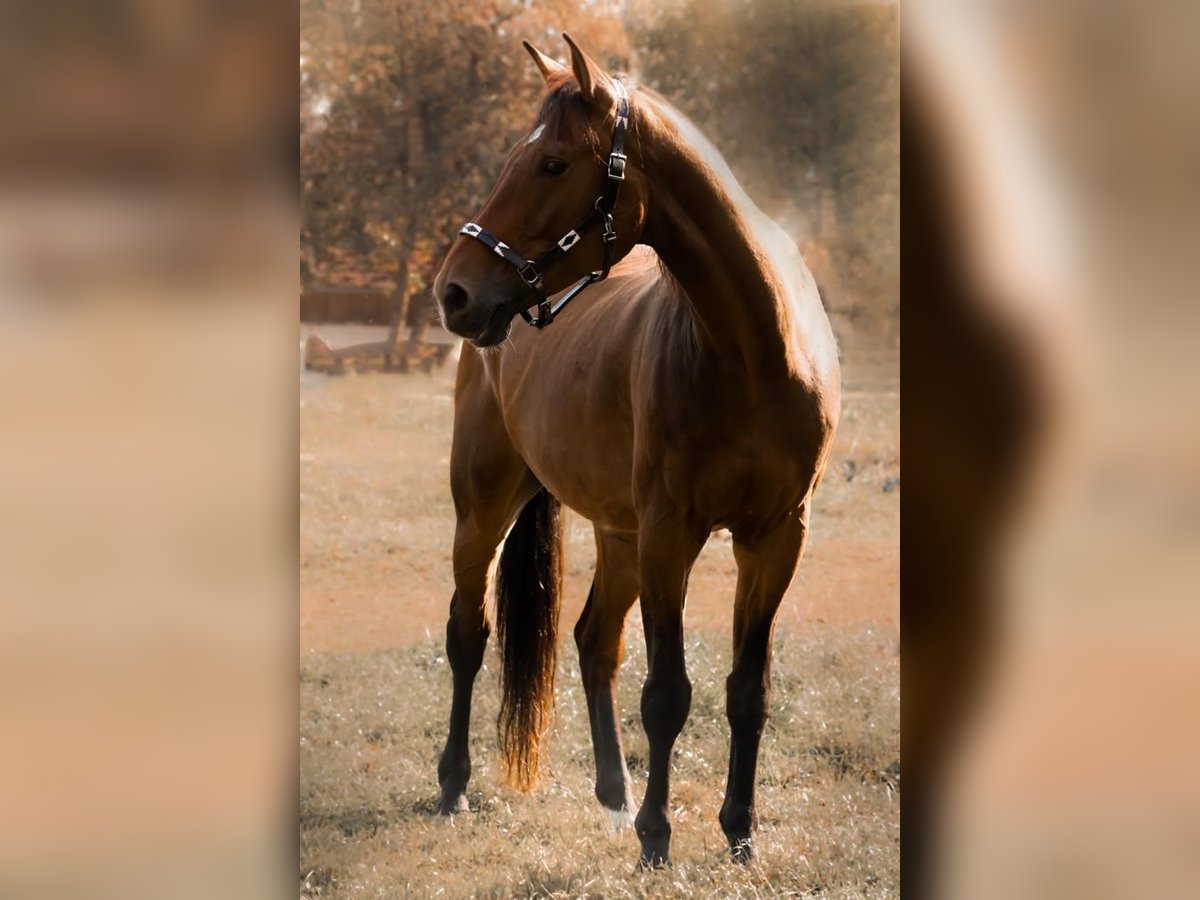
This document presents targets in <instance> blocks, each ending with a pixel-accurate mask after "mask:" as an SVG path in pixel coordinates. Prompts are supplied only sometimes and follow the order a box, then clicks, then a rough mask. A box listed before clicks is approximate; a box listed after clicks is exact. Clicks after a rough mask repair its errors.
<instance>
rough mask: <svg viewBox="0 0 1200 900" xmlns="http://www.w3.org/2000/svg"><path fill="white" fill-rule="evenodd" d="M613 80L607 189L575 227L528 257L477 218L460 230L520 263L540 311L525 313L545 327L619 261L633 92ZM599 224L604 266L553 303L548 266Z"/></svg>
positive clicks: (532, 322)
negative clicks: (617, 217) (618, 221)
mask: <svg viewBox="0 0 1200 900" xmlns="http://www.w3.org/2000/svg"><path fill="white" fill-rule="evenodd" d="M612 84H613V89H614V90H615V91H616V95H617V121H616V123H615V124H614V125H613V135H612V150H611V151H610V152H609V154H608V165H607V169H608V171H607V173H606V178H605V180H604V190H603V192H602V193H601V194H600V196H599V197H597V198H596V203H595V204H594V205H593V206H592V208H591V209H590V210H588V212H587V214H586V215H584V217H583V218H582V219H580V220H579V222H578V224H576V226H575V227H574V228H572V229H571V230H570V231H568V232H567V233H566V234H564V235H563V236H562V237H561V238H559V239H558V241H557V242H556V243H555V244H554V245H553V246H551V247H550V249H549V250H547V251H546V252H545V253H543V254H542V255H541V256H539V257H538V258H537V259H526V258H525V257H524V256H522V255H521V254H520V253H517V251H515V250H513V248H512V247H510V246H509V245H508V244H506V243H504V241H502V240H500V238H498V237H496V235H494V234H492V233H491V232H490V231H488V230H487V229H486V228H484V227H483V226H482V225H477V224H475V223H474V222H468V223H467V224H466V225H464V226H463V227H462V228H460V229H459V231H458V233H459V234H463V235H466V236H467V237H471V238H475V240H477V241H479V242H480V243H481V244H483V245H484V246H485V247H487V248H488V249H489V250H491V251H492V252H493V253H495V254H496V255H497V256H499V257H500V258H501V259H503V260H504V261H505V262H507V263H509V264H510V265H512V266H515V267H516V269H517V272H518V273H519V274H520V276H521V280H522V281H524V282H525V284H526V286H528V288H529V290H530V291H531V292H532V293H533V295H534V297H536V298H537V307H538V314H537V316H536V317H535V316H531V315H530V314H529V310H527V309H523V310H521V317H522V318H523V319H524V320H525V321H526V322H528V323H529V324H530V325H532V326H534V327H535V328H545V327H546V326H547V325H549V324H550V323H551V322H553V321H554V317H555V316H557V315H558V314H559V313H560V312H562V310H563V308H564V307H565V306H566V305H567V304H568V303H570V302H571V301H572V300H574V299H575V298H576V297H578V296H579V294H580V293H582V291H583V289H584V288H586V287H588V286H589V285H592V284H595V283H596V282H597V281H603V280H604V279H605V278H607V277H608V272H609V269H611V268H612V265H613V262H614V261H615V257H616V242H617V230H616V227H615V226H614V225H613V213H614V212H615V211H616V208H617V196H618V194H620V192H621V182H623V181H624V180H625V160H626V157H625V133H626V131H628V129H629V95H628V94H627V93H626V91H625V86H624V85H623V84H621V82H619V81H617V80H616V79H615V78H614V79H613V81H612ZM597 225H601V226H603V231H602V232H601V240H602V241H603V242H604V268H602V269H600V270H599V271H596V272H589V273H588V274H587V275H584V276H583V277H582V278H581V279H579V281H577V282H575V284H574V286H573V287H571V289H570V290H568V291H567V292H566V293H565V294H563V296H562V297H560V298H559V300H558V302H557V303H555V304H553V305H551V303H550V300H549V299H548V298H547V297H546V294H545V292H544V290H543V288H542V280H543V275H544V273H545V271H546V268H547V267H548V266H550V265H551V264H552V263H555V262H557V261H558V260H559V259H560V258H561V257H563V256H566V255H567V253H569V252H570V251H571V250H572V249H573V248H574V247H575V246H577V245H578V244H579V242H580V240H582V238H583V236H584V235H586V234H587V233H588V232H589V231H591V230H592V229H593V228H595V227H596V226H597Z"/></svg>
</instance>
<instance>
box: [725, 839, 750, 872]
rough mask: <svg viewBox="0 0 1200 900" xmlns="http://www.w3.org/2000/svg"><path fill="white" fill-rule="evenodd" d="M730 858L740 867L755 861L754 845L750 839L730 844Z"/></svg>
mask: <svg viewBox="0 0 1200 900" xmlns="http://www.w3.org/2000/svg"><path fill="white" fill-rule="evenodd" d="M729 857H730V859H732V860H733V861H734V862H735V863H738V864H739V865H743V866H744V865H747V864H749V863H750V862H751V861H752V860H753V859H754V845H753V844H751V843H750V838H742V839H741V840H736V841H730V842H729Z"/></svg>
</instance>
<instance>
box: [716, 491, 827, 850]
mask: <svg viewBox="0 0 1200 900" xmlns="http://www.w3.org/2000/svg"><path fill="white" fill-rule="evenodd" d="M807 528H808V510H807V508H805V509H804V510H803V511H802V512H801V513H800V514H799V515H797V516H796V517H795V518H793V519H789V520H788V521H786V522H784V523H783V524H782V525H779V526H777V527H776V528H774V529H772V530H771V531H770V532H768V533H767V534H765V535H761V536H758V535H756V536H754V537H753V538H745V537H743V536H739V535H737V534H735V535H734V541H733V555H734V559H735V560H736V561H737V567H738V581H737V599H736V601H735V603H734V609H733V670H732V671H731V672H730V673H729V677H728V678H727V679H726V681H725V715H726V717H727V718H728V719H729V729H730V740H729V780H728V782H727V783H726V788H725V802H724V803H723V804H722V806H721V814H720V817H719V818H720V821H721V830H722V831H724V832H725V837H726V838H727V839H728V841H729V849H730V852H731V854H732V856H733V859H734V861H735V862H749V861H750V859H751V858H752V856H753V849H752V845H751V832H752V831H753V829H754V828H756V827H757V825H758V815H757V810H756V808H755V800H754V793H755V784H756V781H757V773H758V746H759V740H760V739H761V737H762V732H763V727H764V726H765V725H766V722H767V716H768V715H769V713H770V707H769V700H770V690H771V640H772V636H773V633H774V630H775V617H776V614H777V613H778V612H779V605H780V603H781V602H782V600H783V595H784V592H785V591H787V588H788V585H789V584H790V583H791V581H792V576H793V575H795V573H796V566H797V565H798V563H799V561H800V554H801V551H802V549H803V546H804V537H805V534H806V532H807Z"/></svg>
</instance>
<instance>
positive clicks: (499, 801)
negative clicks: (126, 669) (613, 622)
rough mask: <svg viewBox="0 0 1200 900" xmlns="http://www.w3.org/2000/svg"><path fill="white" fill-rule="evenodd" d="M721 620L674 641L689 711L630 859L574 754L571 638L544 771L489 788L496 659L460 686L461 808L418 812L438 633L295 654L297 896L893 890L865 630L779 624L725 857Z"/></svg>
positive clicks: (630, 748)
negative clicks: (652, 848) (755, 809)
mask: <svg viewBox="0 0 1200 900" xmlns="http://www.w3.org/2000/svg"><path fill="white" fill-rule="evenodd" d="M637 618H638V616H637V612H636V610H635V612H634V614H633V616H632V618H631V621H630V623H629V630H628V632H627V645H628V653H629V656H628V658H627V660H626V663H625V666H624V668H623V670H622V673H623V678H622V680H621V686H620V700H621V704H622V710H623V714H624V728H625V736H626V755H627V758H628V760H629V767H630V771H631V773H632V775H633V778H634V783H635V794H636V795H638V796H639V797H640V794H641V791H642V790H643V789H644V786H645V758H646V738H645V734H644V732H643V731H642V727H641V722H640V719H639V716H638V714H637V709H638V692H639V690H640V683H641V679H642V677H643V676H644V673H645V654H644V651H643V650H642V649H641V647H640V644H641V641H640V640H634V637H635V636H640V633H641V628H640V623H639V622H638V621H637ZM727 643H728V636H727V635H720V636H713V637H712V639H710V640H704V639H702V638H699V637H697V636H696V635H692V636H691V637H690V638H689V640H688V645H687V650H688V660H689V671H690V673H691V676H692V680H693V682H694V690H695V694H694V700H693V704H692V712H691V717H690V719H689V720H688V724H687V726H686V728H685V729H684V731H683V734H682V736H681V737H680V740H679V742H678V744H677V745H676V758H675V768H674V776H673V791H672V807H673V818H674V829H675V830H674V839H673V846H672V857H673V861H674V866H673V867H672V868H671V869H669V870H665V871H660V872H651V873H638V872H635V871H634V863H635V861H636V857H637V853H638V844H637V839H636V837H635V835H634V834H633V833H632V832H631V831H626V832H621V833H616V834H614V833H612V832H610V831H608V830H607V826H606V825H604V824H603V823H602V816H603V814H602V812H601V810H600V807H599V805H598V804H597V803H596V801H595V799H594V797H593V795H592V783H593V781H592V779H593V763H592V750H591V742H590V737H589V732H588V726H587V713H586V709H585V707H584V702H583V692H582V688H581V686H580V684H579V678H578V663H577V658H576V656H575V650H574V647H573V646H572V645H571V644H570V643H569V642H568V643H567V644H566V645H564V646H563V648H562V651H561V656H560V663H559V667H560V668H559V682H558V684H559V688H558V717H557V721H556V725H555V727H554V730H553V731H552V734H551V738H550V743H549V747H548V755H549V767H550V770H551V771H550V773H549V774H548V775H547V776H546V777H544V779H543V782H542V784H541V785H540V786H539V787H538V788H537V789H536V790H535V791H534V793H532V794H531V795H527V796H522V795H519V794H516V793H513V792H511V791H508V790H505V789H503V788H500V787H498V786H497V785H498V782H497V777H496V776H497V768H498V763H497V751H496V738H495V719H496V711H497V703H498V696H497V693H498V688H497V684H496V662H497V660H496V658H495V656H494V648H491V649H489V655H488V658H487V660H486V661H485V669H484V671H483V672H481V674H480V680H479V685H478V688H477V692H476V701H475V715H474V719H473V722H474V733H473V738H472V758H473V762H474V768H475V775H474V777H473V778H472V781H471V786H470V790H469V799H470V801H471V809H472V812H471V813H470V814H468V815H465V816H459V817H456V818H454V819H452V820H447V819H441V818H436V817H434V816H432V815H431V811H432V808H433V802H434V800H435V798H436V794H437V785H436V759H437V753H438V751H439V750H440V749H441V745H442V741H443V738H444V735H445V725H446V718H447V715H448V711H449V702H450V700H449V698H450V672H449V667H448V666H447V664H446V660H445V656H444V653H443V651H442V649H441V647H440V645H438V644H436V643H434V642H432V641H431V642H425V643H422V644H420V645H418V646H415V647H411V648H408V649H402V650H381V651H375V652H369V653H357V654H309V655H307V656H306V657H305V658H304V661H303V665H302V671H301V719H300V736H301V737H300V741H301V751H300V760H301V772H302V775H301V795H300V802H301V808H300V823H301V834H300V858H301V872H300V880H301V893H302V896H304V897H322V898H325V897H404V896H445V897H467V896H478V897H652V896H653V897H658V896H701V897H752V896H768V895H769V896H801V897H809V896H820V897H850V896H853V897H891V896H898V894H899V837H900V821H899V820H900V816H899V802H900V801H899V796H898V792H897V788H898V781H899V762H898V760H899V661H898V658H897V657H896V650H897V648H896V642H895V640H894V639H893V638H891V637H886V638H883V637H880V636H878V635H877V634H876V633H875V632H873V631H870V630H868V631H865V632H861V633H852V634H847V633H843V634H836V633H832V632H830V633H826V634H824V635H823V636H822V637H820V638H815V637H812V636H805V637H803V638H801V637H800V636H798V635H791V634H789V633H787V632H781V633H780V634H779V635H778V638H777V644H776V662H775V667H774V685H775V689H774V696H773V715H772V718H771V720H770V722H769V724H768V728H767V734H766V735H765V737H764V740H763V749H762V757H761V763H760V769H759V785H760V786H759V808H760V815H761V825H760V829H759V832H758V853H759V856H758V860H757V861H756V862H755V864H754V865H752V866H751V867H749V868H742V867H737V866H734V865H733V864H731V863H729V862H728V861H727V856H726V851H725V845H724V838H723V836H722V834H721V832H720V828H719V826H718V824H717V821H716V815H717V810H718V809H719V807H720V803H721V798H722V793H723V790H724V783H725V772H726V758H727V757H726V754H727V740H728V729H727V726H726V723H725V717H724V692H723V685H724V674H725V673H726V671H727V670H728V668H729V652H728V650H727V649H726V646H727Z"/></svg>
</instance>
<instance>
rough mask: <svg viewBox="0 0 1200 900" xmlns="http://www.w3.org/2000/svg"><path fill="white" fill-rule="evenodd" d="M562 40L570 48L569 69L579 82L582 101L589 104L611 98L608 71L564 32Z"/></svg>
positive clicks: (611, 91)
mask: <svg viewBox="0 0 1200 900" xmlns="http://www.w3.org/2000/svg"><path fill="white" fill-rule="evenodd" d="M563 40H564V41H566V42H567V46H568V47H570V48H571V70H572V71H573V72H574V73H575V80H576V81H578V82H579V90H580V93H582V94H583V99H584V102H585V103H588V104H589V105H590V104H592V103H595V102H596V100H599V99H609V100H611V99H612V94H613V90H612V85H611V83H610V81H609V78H608V73H607V72H605V71H604V69H603V68H601V67H600V65H599V64H598V63H596V62H595V61H594V60H593V59H592V58H591V57H590V56H588V55H587V54H586V53H584V52H583V51H582V50H580V49H579V47H578V45H577V44H576V43H575V42H574V41H573V40H571V36H570V35H569V34H567V33H565V32H564V33H563Z"/></svg>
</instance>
